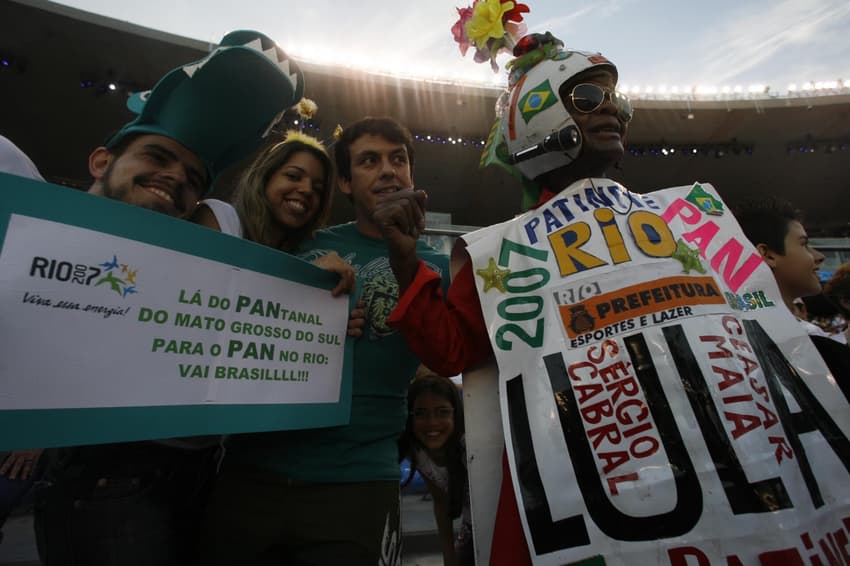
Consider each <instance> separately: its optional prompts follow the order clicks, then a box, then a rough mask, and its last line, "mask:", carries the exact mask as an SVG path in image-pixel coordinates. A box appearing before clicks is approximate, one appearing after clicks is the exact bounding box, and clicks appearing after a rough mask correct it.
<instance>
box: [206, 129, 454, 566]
mask: <svg viewBox="0 0 850 566" xmlns="http://www.w3.org/2000/svg"><path fill="white" fill-rule="evenodd" d="M334 152H335V157H336V166H337V170H338V174H339V187H340V190H341V192H342V193H343V194H345V195H346V196H347V197H349V198H350V199H351V201H352V203H353V204H354V210H355V220H354V222H351V223H348V224H342V225H339V226H334V227H332V228H329V229H327V230H322V231H320V232H318V233H317V234H316V237H315V238H314V239H313V240H310V241H308V242H306V244H305V246H304V248H303V249H302V253H301V255H302V257H304V258H305V259H314V258H316V257H319V256H321V255H324V254H326V253H328V252H331V251H335V252H337V253H338V254H339V255H340V256H342V257H343V258H345V259H346V260H347V261H348V262H349V263H351V265H353V266H354V268H355V270H356V272H357V279H358V285H359V287H360V299H361V302H362V305H361V306H362V308H363V309H364V310H365V313H366V316H365V327H364V329H363V335H362V336H361V337H360V338H358V339H357V341H356V342H355V343H354V380H353V391H352V404H351V421H350V423H349V424H348V425H347V426H342V427H334V428H329V429H316V430H307V431H291V432H281V433H264V434H246V435H237V436H234V437H232V438H231V440H230V442H229V444H228V447H227V457H226V458H225V460H224V465H223V467H222V471H221V474H220V476H219V479H218V481H217V484H216V487H215V491H214V493H213V498H212V503H211V506H210V513H209V528H207V529H205V530H206V534H207V536H208V537H209V540H208V542H207V543H206V544H204V547H205V550H206V551H208V553H209V554H208V556H207V557H206V559H207V560H206V561H205V562H204V563H205V564H221V565H225V564H228V565H229V564H236V563H239V564H280V563H285V564H298V565H316V566H324V565H327V564H348V565H360V564H363V565H369V566H375V565H398V564H400V563H401V532H400V529H399V522H400V521H399V515H400V513H399V468H398V447H397V443H396V441H397V439H398V437H399V435H400V434H401V432H402V430H403V429H404V424H405V420H406V414H405V412H406V391H407V385H408V383H409V382H410V380H411V379H412V378H413V376H414V373H415V371H416V368H417V367H418V365H419V360H418V359H417V357H416V356H415V355H414V354H413V353H412V352H411V351H410V350H409V348H408V347H407V345H406V343H405V341H404V338H403V336H402V335H401V334H400V333H398V332H397V331H395V330H393V329H392V328H390V327H389V325H388V324H387V317H388V316H389V314H390V312H392V310H393V309H394V308H395V306H396V304H397V303H398V283H397V281H396V279H395V276H394V275H393V273H392V270H391V269H390V259H389V257H388V256H387V245H386V242H385V241H384V240H383V238H382V236H381V231H380V228H379V226H378V225H377V223H376V221H375V218H374V216H373V212H374V210H375V206H376V204H377V203H378V202H379V201H380V200H382V199H383V198H386V195H390V194H393V193H395V192H396V191H399V190H402V189H407V188H411V187H412V186H413V177H412V175H413V157H414V151H413V142H412V138H411V136H410V133H409V132H408V131H407V130H406V129H405V128H404V127H402V126H401V125H399V124H398V123H397V122H396V121H394V120H392V119H390V118H364V119H362V120H359V121H357V122H355V123H354V124H351V125H350V126H349V127H348V128H347V129H346V130H345V131H344V132H343V133H342V136H341V138H340V139H339V141H337V143H336V146H335V149H334ZM423 228H424V226H419V227H418V229H416V230H417V235H418V233H419V232H420V231H421V229H423ZM415 245H416V253H417V255H418V257H419V258H421V259H422V260H423V261H424V262H425V263H426V264H427V265H428V267H429V268H431V269H433V270H435V271H437V272H438V273H441V274H444V275H447V274H448V258H447V257H446V256H444V255H442V254H439V253H437V252H436V251H435V250H433V249H432V248H430V247H429V246H428V245H426V244H425V243H424V242H422V241H421V240H419V241H418V242H416V244H415ZM443 280H444V281H446V280H448V277H444V278H443Z"/></svg>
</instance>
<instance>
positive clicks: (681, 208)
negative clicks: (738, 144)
mask: <svg viewBox="0 0 850 566" xmlns="http://www.w3.org/2000/svg"><path fill="white" fill-rule="evenodd" d="M508 4H511V3H508ZM479 5H480V4H479ZM487 5H489V3H488V4H487ZM514 55H515V56H516V57H517V58H516V59H515V60H514V61H512V62H511V63H510V64H509V65H510V67H511V71H510V77H509V81H508V82H509V88H508V91H507V92H506V94H505V95H503V97H502V98H501V99H500V102H499V103H498V104H497V114H498V116H499V117H498V119H497V123H496V125H495V126H494V129H493V131H492V133H491V136H490V140H489V143H488V148H487V152H486V155H485V158H484V162H486V163H499V164H502V165H505V166H507V167H509V168H515V169H516V170H518V171H519V173H521V175H520V176H521V180H522V181H523V186H524V187H525V190H526V195H527V197H528V198H527V199H526V203H527V204H531V205H536V206H535V207H534V210H530V211H528V212H526V213H524V214H522V215H520V216H518V217H517V218H515V219H513V220H510V221H507V222H504V223H502V224H499V225H495V226H491V227H488V228H484V229H482V230H479V231H477V232H474V233H472V234H467V235H465V236H464V238H463V240H464V242H465V243H466V244H467V247H466V248H465V250H466V254H467V255H466V256H465V262H464V263H463V265H462V267H461V268H460V271H459V272H458V273H457V275H456V277H455V279H454V280H453V281H452V284H451V286H450V288H449V291H448V293H447V295H446V296H445V297H443V296H442V294H441V292H440V284H439V277H438V276H437V275H435V274H433V273H430V272H429V270H428V269H427V268H426V267H425V266H424V265H422V263H421V262H419V261H418V259H417V258H416V255H415V253H414V250H413V247H412V245H411V238H412V235H413V234H415V233H416V226H417V223H418V222H419V218H420V216H421V215H422V214H423V205H424V200H425V196H424V195H423V194H421V193H417V192H416V191H412V190H407V191H401V192H398V193H395V194H392V195H388V196H387V197H386V198H385V199H382V201H381V202H379V203H378V206H377V207H376V210H375V218H376V221H377V224H378V226H380V227H381V230H382V232H383V234H384V238H385V239H386V241H387V244H388V246H389V257H390V262H391V266H392V268H393V272H394V273H395V275H396V278H397V279H398V281H399V286H400V289H401V296H400V298H399V305H398V307H397V308H396V309H395V310H394V311H393V313H392V315H391V316H390V318H389V324H390V325H391V326H393V327H394V328H398V329H400V330H401V331H402V333H403V334H404V335H405V337H406V338H407V340H408V343H409V344H410V347H411V349H412V350H413V351H414V352H416V354H417V355H419V357H420V358H421V359H422V361H423V363H425V364H427V365H428V366H430V367H432V368H433V369H434V370H435V371H438V372H440V373H443V374H446V375H452V374H456V373H458V372H459V371H464V381H465V383H464V389H465V392H466V393H465V395H469V396H470V397H473V395H472V394H471V393H469V392H468V390H467V383H466V378H467V377H468V376H469V375H470V374H469V372H468V371H467V370H468V369H469V368H472V367H473V366H476V365H477V364H480V363H482V362H483V361H485V360H486V359H487V358H488V354H489V353H490V352H492V353H493V355H494V357H495V360H496V362H497V364H498V396H499V397H498V400H497V402H496V404H495V406H497V407H499V409H500V410H501V415H499V416H500V417H501V418H494V419H490V420H489V421H488V420H487V416H485V415H480V414H479V415H478V417H476V416H475V415H472V414H471V413H472V411H465V412H466V414H467V415H468V416H469V418H468V419H467V421H466V422H467V435H466V438H467V445H468V447H469V451H470V454H471V457H470V474H471V476H472V474H473V473H474V470H473V467H474V465H475V464H476V462H477V461H478V460H480V458H479V455H478V454H476V450H477V449H478V447H479V446H481V444H479V443H478V442H477V440H473V438H472V437H473V436H474V435H473V432H474V433H475V434H476V435H477V434H478V433H479V432H480V430H481V429H494V430H495V429H497V428H498V427H499V425H502V427H503V430H502V431H499V438H500V439H501V438H502V434H503V435H504V436H503V438H504V440H505V444H506V446H507V447H508V450H507V461H508V467H509V469H505V465H504V462H505V460H504V459H503V472H502V475H501V477H500V478H499V479H500V480H501V492H500V493H499V495H498V506H497V511H496V513H495V515H496V518H495V524H494V526H493V529H492V530H491V531H490V538H491V539H492V545H489V544H488V542H489V541H488V540H487V537H483V536H479V535H480V533H481V532H482V531H481V530H480V529H479V527H480V526H481V524H482V523H484V522H486V521H488V520H489V519H490V517H491V516H492V515H490V516H488V515H487V514H486V513H484V514H480V513H477V511H476V506H477V505H478V503H477V502H476V498H477V497H478V499H479V500H480V499H481V498H482V497H481V493H482V492H480V491H479V492H478V494H477V492H476V489H477V488H479V487H480V486H481V481H479V480H478V479H476V478H475V477H471V479H470V488H471V499H472V507H473V509H472V521H473V529H474V531H475V543H476V555H477V557H478V561H479V563H489V564H491V565H494V564H499V565H501V564H505V565H508V564H510V565H517V564H527V563H528V562H529V561H531V560H533V561H534V562H535V563H544V564H553V563H558V564H562V563H583V564H598V563H603V562H604V563H607V564H638V563H640V564H651V563H668V562H669V563H672V564H684V563H686V562H688V561H689V559H690V558H694V559H696V560H697V562H699V563H704V564H708V563H714V562H719V561H720V560H721V559H725V558H727V557H728V558H729V561H730V563H731V562H732V561H735V563H741V564H756V563H759V564H767V563H776V564H788V563H799V562H802V561H803V558H802V555H803V554H802V553H803V552H805V551H804V550H801V549H802V546H803V544H802V543H801V542H800V541H801V533H802V532H803V531H804V530H805V534H804V537H809V536H810V533H812V534H811V536H812V537H813V538H818V537H822V538H827V537H828V536H831V535H830V534H829V532H828V531H827V530H826V529H828V528H836V527H828V526H827V525H839V524H840V521H841V518H842V517H843V516H846V513H847V509H848V508H850V498H848V496H847V491H846V485H847V483H846V482H847V477H848V474H850V441H848V438H847V434H846V432H845V431H847V430H850V411H848V406H847V403H846V402H845V400H844V399H843V398H839V397H842V396H840V395H836V393H837V389H836V387H835V384H834V382H833V381H832V380H830V379H828V378H824V377H826V376H827V375H828V369H827V368H826V366H825V365H824V362H823V360H822V359H820V357H819V356H818V355H817V352H816V350H815V349H814V347H813V346H812V344H811V342H810V341H809V340H808V338H807V337H806V336H805V335H804V334H803V333H802V332H801V330H800V328H799V326H797V325H795V324H793V317H792V316H791V315H790V313H789V312H788V311H787V310H786V309H784V308H778V307H777V303H779V304H781V298H780V297H781V295H780V291H779V290H778V289H777V288H776V285H775V282H774V280H773V277H772V276H771V274H770V272H769V269H768V268H767V266H765V264H764V262H763V260H762V257H761V256H760V255H759V254H758V252H757V250H755V249H753V248H752V246H750V245H749V243H747V242H746V241H745V237H744V236H743V234H742V233H741V230H740V227H739V226H738V225H737V223H735V221H734V218H733V217H732V215H730V214H726V213H725V212H726V211H725V205H724V204H723V202H722V201H721V200H720V199H719V198H718V197H717V196H716V193H712V190H713V189H712V190H709V189H708V188H707V187H703V186H702V185H700V184H696V185H692V186H684V187H675V188H671V189H668V190H665V191H658V192H657V193H651V194H646V195H640V194H635V193H632V192H630V191H628V189H626V188H625V187H623V186H622V185H620V184H618V183H616V182H615V181H612V180H609V179H606V178H605V172H606V170H607V169H609V168H610V167H611V166H612V165H614V164H615V163H616V162H617V160H618V159H619V158H620V157H621V156H622V154H623V152H624V146H623V142H624V138H625V135H626V127H627V124H628V122H629V121H630V119H631V117H632V110H631V105H630V103H629V102H628V100H627V98H626V97H624V96H622V95H620V94H618V93H617V92H616V91H615V88H616V84H617V70H616V67H614V65H613V64H612V63H611V62H610V61H608V60H607V59H605V58H604V57H603V56H601V55H599V54H590V53H584V52H579V51H571V50H565V49H563V46H562V44H561V42H559V41H558V40H557V39H555V38H554V37H552V36H551V35H549V34H546V35H536V34H535V35H531V36H527V37H525V38H523V39H522V40H520V41H519V42H518V43H517V46H516V48H515V49H514ZM703 262H705V264H703ZM473 266H474V267H473ZM730 346H731V348H733V349H734V350H735V352H733V351H732V350H729V349H728V347H730ZM786 353H787V354H786ZM721 359H722V360H725V361H724V362H720V361H718V360H721ZM801 376H802V377H805V379H803V378H801ZM495 382H496V381H489V382H488V383H492V384H495ZM470 384H472V383H470ZM490 389H491V390H493V389H496V388H495V387H490ZM786 391H787V393H786ZM786 394H787V395H791V396H793V398H794V400H795V401H796V405H797V407H799V409H798V408H797V407H794V406H791V405H790V404H789V403H788V402H787V401H786ZM731 403H735V404H738V405H736V406H735V407H730V404H731ZM491 413H492V412H491ZM472 426H475V427H476V430H475V431H473V430H472ZM813 431H814V432H815V433H816V434H813V435H811V436H808V437H807V442H806V445H805V447H804V446H803V444H802V442H801V441H800V438H799V437H800V435H802V434H803V433H808V432H813ZM816 459H817V460H816ZM814 461H817V462H818V465H817V466H813V465H812V462H814ZM821 462H828V465H826V466H822V465H821ZM765 470H766V471H765ZM492 475H494V474H492V473H491V474H490V476H492ZM490 476H488V475H486V474H485V475H483V476H482V477H483V478H484V479H485V480H486V482H487V483H494V484H495V482H491V477H490ZM765 477H767V478H768V479H766V480H763V481H761V478H765ZM753 478H759V480H756V479H753ZM495 485H498V484H495ZM495 485H494V486H492V489H491V491H489V492H487V493H484V495H483V499H485V500H486V499H488V497H489V496H490V494H492V499H494V500H495V499H496V498H497V496H496V493H497V492H498V491H499V490H498V488H497V487H495ZM821 490H823V491H821ZM791 493H793V494H795V495H794V498H792V497H791V495H789V494H791ZM822 493H828V494H829V495H822ZM795 499H796V501H795ZM801 501H805V504H802V503H799V502H801ZM518 503H519V505H518ZM809 503H811V506H809ZM478 508H479V509H480V507H478ZM792 524H793V525H794V527H790V525H792ZM764 525H771V527H767V528H766V527H764ZM774 525H779V526H781V528H774V527H773V526H774ZM786 525H787V527H786ZM484 531H485V532H486V529H484ZM842 536H843V533H842ZM488 555H489V560H488V559H487V556H488ZM768 555H772V556H773V558H771V559H769V560H764V559H763V558H764V557H765V556H768Z"/></svg>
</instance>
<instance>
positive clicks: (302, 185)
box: [297, 176, 313, 194]
mask: <svg viewBox="0 0 850 566" xmlns="http://www.w3.org/2000/svg"><path fill="white" fill-rule="evenodd" d="M297 190H298V192H299V193H302V194H310V193H312V192H313V180H312V179H310V178H309V177H307V176H304V177H301V180H300V181H299V182H298V188H297Z"/></svg>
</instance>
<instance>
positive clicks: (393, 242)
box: [375, 34, 632, 565]
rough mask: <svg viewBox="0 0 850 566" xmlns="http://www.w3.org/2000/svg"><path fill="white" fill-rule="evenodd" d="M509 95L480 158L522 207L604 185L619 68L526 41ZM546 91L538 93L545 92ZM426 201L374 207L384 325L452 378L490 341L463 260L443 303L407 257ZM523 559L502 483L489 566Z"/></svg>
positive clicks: (625, 109)
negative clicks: (568, 190)
mask: <svg viewBox="0 0 850 566" xmlns="http://www.w3.org/2000/svg"><path fill="white" fill-rule="evenodd" d="M514 55H515V56H516V57H517V59H515V60H514V61H513V62H512V65H511V68H512V70H511V73H510V78H509V90H508V92H507V93H506V94H505V95H503V97H502V98H501V99H500V102H499V103H498V106H497V112H501V113H502V114H501V117H500V118H498V119H497V121H496V124H495V125H494V128H493V133H492V134H491V139H490V141H489V147H488V154H489V155H488V154H485V159H489V160H490V161H491V162H494V163H495V162H500V163H501V164H502V165H504V166H506V167H512V166H513V165H515V167H516V169H518V172H519V173H520V174H521V177H522V178H523V187H524V192H525V194H524V195H523V200H524V203H525V205H526V207H527V206H528V205H529V204H530V205H535V203H536V206H540V205H542V204H543V203H545V202H547V201H548V200H550V199H551V198H552V197H553V196H555V195H556V194H558V193H559V192H560V191H561V190H562V189H564V188H565V187H569V186H570V185H573V184H574V183H575V182H576V181H579V180H581V179H585V178H588V177H597V178H598V177H605V173H606V171H607V170H608V169H609V168H610V167H612V166H613V165H614V164H615V163H616V162H617V161H618V160H619V159H620V158H621V157H622V155H623V152H624V146H623V144H624V140H625V135H626V129H627V125H628V122H629V121H630V120H631V118H632V108H631V105H630V103H629V101H628V99H627V98H626V97H625V96H623V95H621V94H619V93H617V92H616V91H615V87H616V84H617V68H616V67H615V66H614V64H613V63H611V62H610V61H608V60H607V59H606V58H605V57H603V56H602V55H600V54H598V53H596V54H592V53H585V52H580V51H568V50H564V49H563V43H561V42H560V41H559V40H558V39H556V38H554V37H553V36H552V35H551V34H545V35H542V34H533V35H529V36H526V37H525V38H524V39H522V40H521V41H520V42H519V43H518V44H517V47H516V48H515V49H514ZM544 85H545V86H544ZM424 199H425V195H424V193H423V192H421V191H418V192H417V191H411V190H409V191H403V192H400V193H396V194H394V195H390V197H388V198H387V199H385V200H382V201H381V202H379V203H378V206H377V208H376V211H375V217H376V219H378V225H379V226H381V228H382V231H383V234H384V238H385V239H386V240H387V244H388V246H389V256H390V265H391V266H392V268H393V272H394V273H395V275H396V278H397V279H398V281H399V286H400V289H401V296H400V298H399V306H398V307H397V308H396V309H395V310H394V311H393V313H392V315H391V316H390V319H389V323H390V325H391V326H393V327H395V328H398V329H400V330H401V331H402V333H403V334H404V335H405V337H406V338H407V340H408V343H409V344H410V347H411V349H413V351H414V352H416V353H417V354H418V355H419V356H420V358H421V359H422V361H423V363H425V364H426V365H428V366H429V367H431V368H433V369H434V370H435V371H437V372H439V373H441V374H443V375H456V374H458V373H461V372H462V371H464V370H465V369H467V368H469V367H471V366H473V365H475V364H477V363H479V362H481V361H482V360H484V359H486V358H487V357H488V355H489V354H490V352H491V346H490V339H489V336H488V331H487V327H486V326H485V323H484V318H483V316H482V313H481V309H480V306H479V301H478V296H477V293H476V290H475V282H474V277H475V275H474V274H473V269H472V264H471V262H469V261H466V262H465V263H464V264H463V267H461V269H460V271H459V272H458V273H457V275H456V276H455V278H454V280H453V281H452V284H451V287H450V288H449V291H448V294H447V297H446V298H445V300H444V299H443V296H442V292H441V289H440V278H439V276H438V275H437V274H435V273H433V272H432V271H430V270H429V269H428V268H427V266H425V265H424V264H423V263H422V262H421V261H420V260H419V259H418V258H417V257H416V255H415V253H414V248H413V246H412V238H413V234H415V233H416V231H415V229H414V228H415V225H413V224H412V223H411V221H410V219H411V218H416V217H417V214H421V213H422V212H421V211H422V210H423V206H424ZM528 560H529V558H528V552H527V549H526V547H525V542H524V538H523V535H522V531H521V529H520V528H519V516H518V512H517V508H516V502H515V500H514V496H513V489H512V487H511V482H510V479H509V478H508V477H507V476H505V481H504V482H503V483H502V491H501V496H500V503H499V511H498V516H497V519H496V526H495V530H494V535H493V548H492V552H491V564H505V565H508V564H512V565H517V564H523V563H527V562H528Z"/></svg>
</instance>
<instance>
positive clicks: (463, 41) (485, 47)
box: [452, 0, 530, 73]
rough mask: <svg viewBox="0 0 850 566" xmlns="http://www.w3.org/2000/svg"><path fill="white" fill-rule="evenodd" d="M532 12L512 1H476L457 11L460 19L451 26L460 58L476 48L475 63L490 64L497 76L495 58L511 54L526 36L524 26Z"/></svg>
mask: <svg viewBox="0 0 850 566" xmlns="http://www.w3.org/2000/svg"><path fill="white" fill-rule="evenodd" d="M529 11H530V10H529V8H528V6H526V5H525V4H520V3H519V2H514V1H513V0H474V2H473V3H472V4H471V5H470V6H468V7H466V8H457V13H458V16H459V18H458V20H457V22H455V24H454V25H453V26H452V35H453V36H454V39H455V41H456V42H457V43H458V46H459V47H460V53H461V55H464V56H465V55H466V52H467V50H468V49H469V48H470V47H471V46H472V45H475V62H476V63H484V62H485V61H490V67H491V68H492V69H493V72H494V73H496V72H498V71H499V65H498V64H497V63H496V56H497V55H498V54H499V53H510V52H511V50H513V47H514V45H515V44H516V42H517V40H518V39H519V38H520V37H522V36H523V35H525V32H526V30H527V28H526V26H525V24H523V23H521V22H522V19H523V14H525V13H528V12H529Z"/></svg>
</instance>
